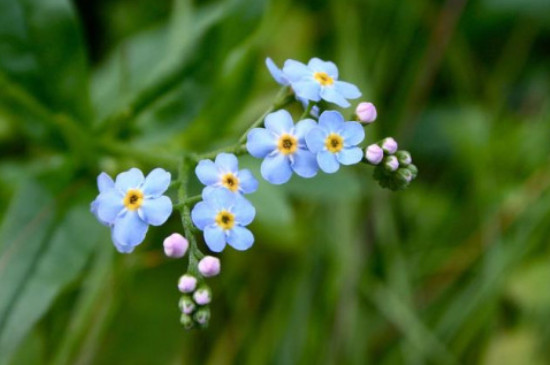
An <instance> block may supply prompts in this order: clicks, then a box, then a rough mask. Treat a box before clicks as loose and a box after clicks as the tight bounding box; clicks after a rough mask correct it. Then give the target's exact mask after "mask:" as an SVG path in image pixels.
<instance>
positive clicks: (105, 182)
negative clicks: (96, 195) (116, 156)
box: [97, 172, 115, 193]
mask: <svg viewBox="0 0 550 365" xmlns="http://www.w3.org/2000/svg"><path fill="white" fill-rule="evenodd" d="M114 187H115V182H114V181H113V178H112V177H110V176H109V175H108V174H106V173H105V172H102V173H101V174H99V176H98V177H97V188H98V189H99V192H100V193H103V192H104V191H107V190H109V189H112V188H114Z"/></svg>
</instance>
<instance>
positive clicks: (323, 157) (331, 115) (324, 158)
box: [306, 110, 365, 173]
mask: <svg viewBox="0 0 550 365" xmlns="http://www.w3.org/2000/svg"><path fill="white" fill-rule="evenodd" d="M363 138H365V131H364V130H363V127H362V126H361V124H359V123H357V122H345V121H344V117H343V116H342V114H340V113H339V112H337V111H334V110H329V111H325V112H323V113H322V114H321V117H320V118H319V125H318V126H317V127H315V128H313V129H312V130H311V131H309V133H308V134H307V135H306V143H307V146H308V148H309V150H310V151H311V152H313V153H315V154H316V156H317V162H318V163H319V167H320V168H321V170H323V171H324V172H327V173H333V172H336V171H338V169H339V168H340V164H343V165H353V164H355V163H358V162H359V161H361V159H362V158H363V152H362V151H361V149H360V148H359V147H357V144H359V143H361V141H363Z"/></svg>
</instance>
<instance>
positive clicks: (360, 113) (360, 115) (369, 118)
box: [355, 102, 377, 124]
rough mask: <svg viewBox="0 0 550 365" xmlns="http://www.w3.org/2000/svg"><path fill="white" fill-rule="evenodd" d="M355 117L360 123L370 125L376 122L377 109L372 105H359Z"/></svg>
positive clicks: (365, 103) (364, 103)
mask: <svg viewBox="0 0 550 365" xmlns="http://www.w3.org/2000/svg"><path fill="white" fill-rule="evenodd" d="M355 115H357V119H358V120H359V121H360V122H363V123H367V124H370V123H372V122H374V121H375V120H376V116H377V113H376V107H375V106H374V105H373V104H372V103H367V102H363V103H359V105H357V108H355Z"/></svg>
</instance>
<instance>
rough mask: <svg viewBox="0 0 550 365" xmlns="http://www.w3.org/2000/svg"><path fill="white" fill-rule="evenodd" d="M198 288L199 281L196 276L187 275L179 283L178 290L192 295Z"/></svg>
mask: <svg viewBox="0 0 550 365" xmlns="http://www.w3.org/2000/svg"><path fill="white" fill-rule="evenodd" d="M196 287H197V279H196V278H195V277H194V276H191V275H188V274H185V275H183V276H182V277H181V278H180V281H179V282H178V289H179V290H180V292H182V293H191V292H193V291H194V290H195V288H196Z"/></svg>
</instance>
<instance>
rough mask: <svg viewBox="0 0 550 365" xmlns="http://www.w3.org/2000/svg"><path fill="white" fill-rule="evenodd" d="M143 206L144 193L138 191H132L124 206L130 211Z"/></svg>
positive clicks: (127, 195) (129, 191)
mask: <svg viewBox="0 0 550 365" xmlns="http://www.w3.org/2000/svg"><path fill="white" fill-rule="evenodd" d="M141 204H143V192H142V191H141V190H138V189H130V190H128V192H127V193H126V196H125V197H124V205H125V206H126V208H127V209H128V210H136V209H138V208H139V207H141Z"/></svg>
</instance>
